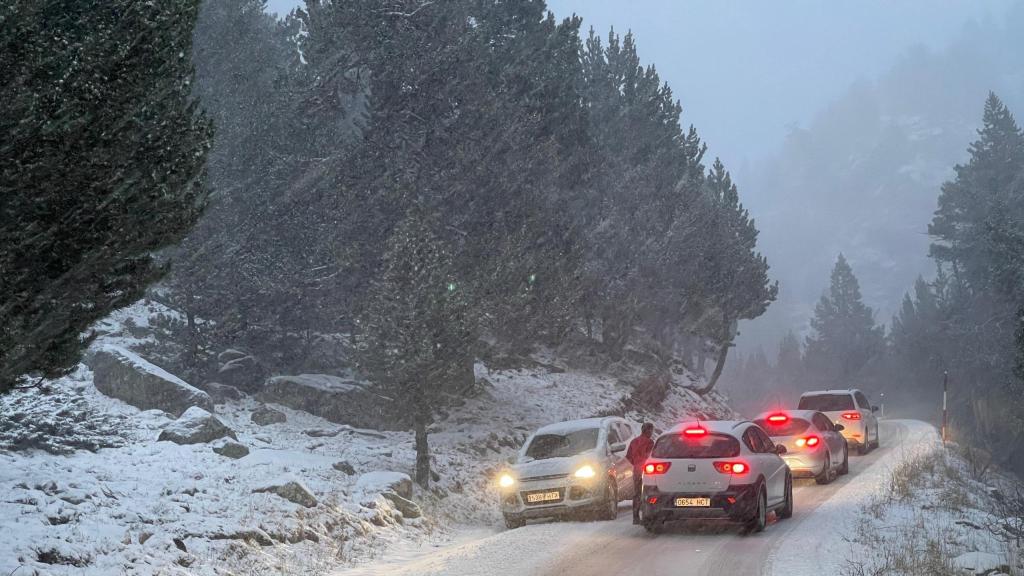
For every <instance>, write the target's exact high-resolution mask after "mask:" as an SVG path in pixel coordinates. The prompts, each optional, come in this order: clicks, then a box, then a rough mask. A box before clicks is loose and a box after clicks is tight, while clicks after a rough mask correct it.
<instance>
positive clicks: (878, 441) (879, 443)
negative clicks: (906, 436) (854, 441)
mask: <svg viewBox="0 0 1024 576" xmlns="http://www.w3.org/2000/svg"><path fill="white" fill-rule="evenodd" d="M881 445H882V439H881V438H880V437H879V436H878V426H875V443H874V444H873V445H872V446H871V447H872V448H874V449H877V448H878V447H879V446H881Z"/></svg>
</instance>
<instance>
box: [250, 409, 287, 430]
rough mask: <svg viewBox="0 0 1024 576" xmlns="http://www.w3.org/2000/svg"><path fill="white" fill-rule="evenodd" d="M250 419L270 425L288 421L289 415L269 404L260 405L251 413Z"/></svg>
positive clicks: (262, 424)
mask: <svg viewBox="0 0 1024 576" xmlns="http://www.w3.org/2000/svg"><path fill="white" fill-rule="evenodd" d="M249 419H251V420H252V421H253V423H254V424H259V425H260V426H269V425H271V424H280V423H282V422H287V421H288V416H286V415H285V413H284V412H281V411H280V410H274V409H273V408H271V407H269V406H260V407H259V408H257V409H255V410H253V411H252V414H250V415H249Z"/></svg>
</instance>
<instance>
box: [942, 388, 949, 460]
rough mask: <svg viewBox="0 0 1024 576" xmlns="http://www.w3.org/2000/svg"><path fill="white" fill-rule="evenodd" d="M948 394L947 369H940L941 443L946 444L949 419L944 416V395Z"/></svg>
mask: <svg viewBox="0 0 1024 576" xmlns="http://www.w3.org/2000/svg"><path fill="white" fill-rule="evenodd" d="M948 394H949V371H948V370H943V371H942V445H943V446H945V445H946V436H947V429H948V423H949V420H948V419H947V416H946V411H947V409H946V396H947V395H948Z"/></svg>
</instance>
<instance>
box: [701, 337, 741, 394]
mask: <svg viewBox="0 0 1024 576" xmlns="http://www.w3.org/2000/svg"><path fill="white" fill-rule="evenodd" d="M731 346H732V344H731V343H730V342H728V341H727V342H722V343H721V346H720V347H719V349H718V362H717V363H716V364H715V371H714V372H712V373H711V378H710V379H709V380H708V385H707V386H705V387H703V388H701V389H699V390H694V392H696V393H697V394H699V395H701V396H703V395H705V394H707V393H708V392H711V390H713V389H714V388H715V384H718V378H719V377H721V376H722V370H723V369H724V368H725V359H726V358H727V357H728V356H729V348H730V347H731Z"/></svg>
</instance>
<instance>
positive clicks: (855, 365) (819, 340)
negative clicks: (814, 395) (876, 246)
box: [804, 254, 884, 387]
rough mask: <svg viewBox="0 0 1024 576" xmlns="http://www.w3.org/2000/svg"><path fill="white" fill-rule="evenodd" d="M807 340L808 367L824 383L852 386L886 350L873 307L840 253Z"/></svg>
mask: <svg viewBox="0 0 1024 576" xmlns="http://www.w3.org/2000/svg"><path fill="white" fill-rule="evenodd" d="M811 328H813V329H814V332H815V334H814V335H813V336H808V337H807V342H806V353H805V355H804V362H805V367H806V370H807V372H808V376H810V377H811V378H814V379H817V380H818V381H819V382H820V383H821V384H824V385H826V386H835V387H849V386H851V385H852V383H853V381H854V379H855V378H856V377H857V376H858V374H859V373H860V371H861V370H862V369H863V368H865V366H866V365H867V364H868V363H869V362H871V361H872V360H877V359H878V358H879V357H880V355H881V354H882V353H883V351H884V340H883V337H884V333H883V328H882V327H880V326H876V325H875V319H874V315H873V312H872V311H871V308H870V307H868V306H866V305H865V304H864V303H863V302H862V301H861V295H860V285H859V283H858V282H857V277H856V276H854V274H853V269H852V268H851V267H850V265H849V264H848V263H847V261H846V258H845V257H844V256H843V255H842V254H840V255H839V257H838V259H837V260H836V264H835V267H834V268H833V269H832V274H831V285H830V287H829V290H828V292H827V293H826V294H823V295H822V296H821V300H819V301H818V304H817V306H815V308H814V317H813V318H811Z"/></svg>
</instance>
